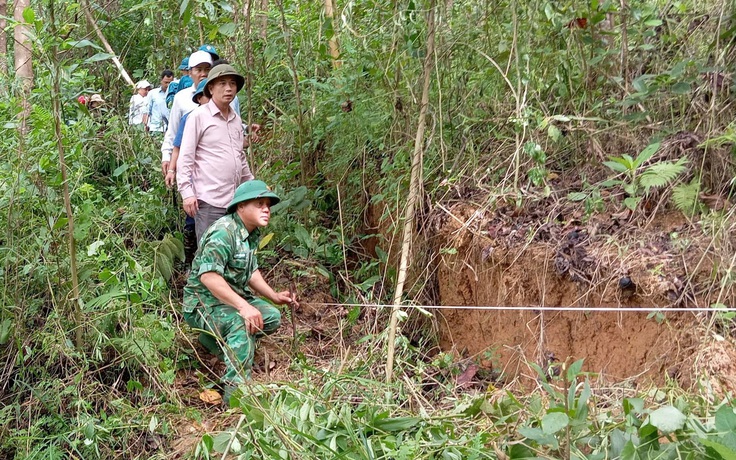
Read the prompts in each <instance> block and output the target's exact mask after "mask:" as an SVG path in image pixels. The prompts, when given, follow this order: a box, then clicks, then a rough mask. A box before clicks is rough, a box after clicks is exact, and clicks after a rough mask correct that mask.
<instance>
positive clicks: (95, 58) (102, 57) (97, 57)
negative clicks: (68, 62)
mask: <svg viewBox="0 0 736 460" xmlns="http://www.w3.org/2000/svg"><path fill="white" fill-rule="evenodd" d="M113 57H115V56H114V55H112V54H110V53H97V54H95V55H94V56H91V57H88V58H87V59H85V60H84V62H85V63H87V64H89V63H92V62H99V61H104V60H106V59H112V58H113Z"/></svg>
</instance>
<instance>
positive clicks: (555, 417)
mask: <svg viewBox="0 0 736 460" xmlns="http://www.w3.org/2000/svg"><path fill="white" fill-rule="evenodd" d="M569 423H570V418H569V417H568V416H567V414H565V413H564V412H550V413H549V414H546V415H545V416H544V417H542V432H544V433H545V434H554V433H557V432H558V431H560V430H562V429H563V428H565V427H567V425H568V424H569Z"/></svg>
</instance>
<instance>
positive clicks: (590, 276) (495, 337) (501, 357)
mask: <svg viewBox="0 0 736 460" xmlns="http://www.w3.org/2000/svg"><path fill="white" fill-rule="evenodd" d="M563 212H565V211H560V213H563ZM445 214H446V216H444V217H442V218H441V219H439V220H438V230H439V231H438V233H437V235H439V236H438V238H437V240H438V241H440V242H441V243H440V244H442V245H443V246H446V247H452V248H454V251H451V252H450V251H444V252H443V251H442V250H441V248H440V250H438V251H437V253H439V254H441V255H440V256H439V257H440V260H439V262H438V263H437V265H438V271H437V281H438V295H439V301H440V304H441V305H445V306H463V305H472V306H509V307H510V306H523V307H535V306H537V307H539V306H545V307H560V308H564V307H575V308H582V309H584V308H585V307H614V308H617V309H620V311H615V312H595V311H580V312H577V311H576V312H570V311H559V312H558V311H554V310H552V311H548V310H545V311H542V310H532V311H529V310H527V311H483V310H462V309H457V310H455V309H448V310H443V311H442V315H441V317H440V325H439V330H440V342H441V346H442V348H443V349H445V350H453V351H454V352H455V353H457V354H458V355H459V356H462V357H464V358H472V359H474V360H475V361H476V362H477V363H479V364H480V365H481V366H483V367H485V368H487V369H490V370H492V371H493V372H494V373H495V374H496V375H499V376H500V379H501V380H503V381H505V382H511V381H514V380H520V381H523V380H524V379H534V378H536V372H534V370H533V369H531V368H530V367H529V366H527V365H526V364H525V363H527V362H534V363H537V364H538V365H539V366H540V367H541V368H542V369H554V367H555V366H558V365H559V364H560V363H564V362H566V361H567V362H572V360H577V359H581V358H584V359H585V364H584V368H583V370H584V371H587V372H591V373H594V374H595V375H596V376H597V378H598V379H599V380H601V381H605V382H617V383H621V382H624V381H625V382H626V383H628V384H630V385H631V386H633V387H639V386H641V385H647V384H651V383H656V384H662V383H664V382H665V381H667V380H668V379H672V380H675V381H677V382H678V383H679V384H680V385H682V386H683V387H686V388H687V387H692V386H693V385H696V384H704V382H707V385H708V386H709V387H711V388H712V391H714V392H716V393H720V394H723V392H724V390H725V391H728V390H729V389H731V390H732V389H733V388H734V384H733V383H732V382H734V381H736V361H735V360H734V358H736V347H734V342H733V339H732V337H731V334H730V331H728V330H726V331H723V330H719V329H718V327H717V323H716V321H715V320H714V318H713V315H712V314H709V313H702V312H668V311H667V309H668V308H671V307H707V306H708V305H710V303H711V302H712V301H711V300H709V299H708V298H707V294H708V293H707V292H704V291H703V289H697V287H698V284H697V283H698V282H699V280H702V279H704V278H705V277H707V276H706V275H707V274H705V275H703V276H702V277H700V278H699V275H700V274H698V273H695V274H693V273H692V272H693V271H694V270H695V268H694V266H695V262H697V261H699V260H701V261H702V260H705V259H706V258H705V257H704V254H706V251H704V250H703V248H702V247H700V246H699V244H698V243H697V242H696V241H694V240H693V241H690V242H689V244H687V245H683V246H676V245H675V244H673V237H672V236H673V235H676V236H677V235H680V234H683V233H687V234H690V233H688V232H692V231H693V230H692V229H691V227H690V226H689V225H688V223H687V221H686V220H685V219H684V218H683V217H682V215H681V214H679V213H670V214H665V215H662V216H659V217H657V218H653V219H650V220H649V221H648V222H647V226H646V227H645V228H644V229H643V231H638V230H637V227H636V226H634V225H632V224H631V222H630V221H628V222H624V223H619V222H617V221H616V219H615V218H612V217H611V216H610V215H608V216H604V217H605V218H604V219H601V218H599V219H591V220H590V221H588V222H586V223H583V222H581V221H579V220H578V221H574V222H573V223H572V224H571V223H569V221H568V222H563V221H558V222H555V223H547V224H544V223H542V222H544V220H543V219H538V218H534V217H528V216H523V215H519V214H516V215H514V213H513V212H507V213H505V210H504V209H500V210H499V211H498V212H496V213H483V211H482V210H481V211H479V210H478V209H476V208H473V207H471V206H468V205H466V204H458V205H457V206H455V207H454V208H450V209H447V210H446V211H445ZM628 217H629V218H630V216H628ZM572 220H574V219H572ZM548 222H549V221H548ZM688 262H692V264H689V263H688ZM702 266H704V267H705V266H707V265H706V264H702ZM688 274H690V276H689V277H688ZM686 279H688V280H689V281H685V280H686ZM730 300H732V299H728V300H727V301H726V303H728V301H730ZM627 307H649V308H657V309H661V312H660V313H649V312H634V311H629V312H627V311H626V309H627Z"/></svg>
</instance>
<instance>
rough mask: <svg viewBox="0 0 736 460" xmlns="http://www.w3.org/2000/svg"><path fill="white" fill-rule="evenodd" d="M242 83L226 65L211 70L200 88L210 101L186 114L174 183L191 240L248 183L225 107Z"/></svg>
mask: <svg viewBox="0 0 736 460" xmlns="http://www.w3.org/2000/svg"><path fill="white" fill-rule="evenodd" d="M198 52H201V51H198ZM244 84H245V79H244V78H243V76H242V75H240V74H238V72H236V71H235V69H234V68H233V67H232V66H231V65H229V64H220V65H216V66H215V67H213V68H212V70H210V72H209V75H207V85H206V86H205V87H204V95H205V96H207V97H209V98H210V101H209V102H208V103H207V104H204V105H202V106H200V107H198V108H196V109H194V110H193V111H192V113H191V115H189V118H188V119H187V124H186V126H185V128H184V135H183V137H182V141H181V148H180V150H179V159H178V161H177V164H176V184H177V186H178V188H179V193H180V194H181V197H182V204H183V207H184V211H185V212H186V213H187V214H188V215H190V216H193V217H194V222H195V231H196V233H197V240H200V239H201V238H202V235H203V234H204V231H205V230H206V229H207V227H209V226H210V225H211V224H212V222H214V221H216V220H217V219H219V218H220V217H222V216H223V215H225V213H226V207H227V204H228V202H229V201H230V200H231V199H232V197H233V194H234V193H235V189H236V188H237V187H238V185H240V184H242V183H243V182H246V181H248V180H251V179H253V173H251V171H250V167H249V166H248V162H247V160H246V158H245V156H244V155H243V128H242V120H241V119H240V115H239V114H238V113H236V112H235V110H233V109H232V107H231V106H230V104H231V103H232V101H233V100H234V99H235V98H236V96H237V93H238V91H240V90H241V89H242V88H243V85H244ZM177 97H178V96H177Z"/></svg>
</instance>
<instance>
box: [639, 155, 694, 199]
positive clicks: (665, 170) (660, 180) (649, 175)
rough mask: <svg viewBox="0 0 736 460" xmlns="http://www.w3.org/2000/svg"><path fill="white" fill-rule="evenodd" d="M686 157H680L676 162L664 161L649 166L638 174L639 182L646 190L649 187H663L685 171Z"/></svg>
mask: <svg viewBox="0 0 736 460" xmlns="http://www.w3.org/2000/svg"><path fill="white" fill-rule="evenodd" d="M686 164H687V159H686V158H680V159H679V160H677V163H670V162H667V161H664V162H662V163H657V164H653V165H651V166H649V167H648V168H647V169H646V171H644V173H643V174H642V175H641V176H640V178H639V183H640V184H641V185H642V186H643V187H644V189H645V190H646V191H648V190H649V189H650V188H651V187H655V188H657V187H664V186H665V185H667V184H669V183H670V182H672V181H674V180H675V179H677V176H679V175H680V174H682V173H683V172H684V171H685V165H686Z"/></svg>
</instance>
